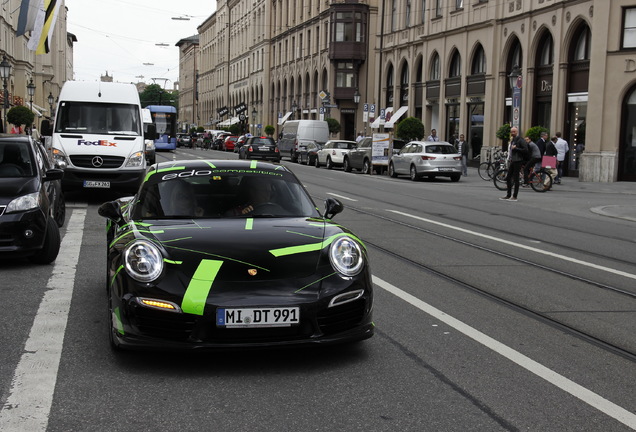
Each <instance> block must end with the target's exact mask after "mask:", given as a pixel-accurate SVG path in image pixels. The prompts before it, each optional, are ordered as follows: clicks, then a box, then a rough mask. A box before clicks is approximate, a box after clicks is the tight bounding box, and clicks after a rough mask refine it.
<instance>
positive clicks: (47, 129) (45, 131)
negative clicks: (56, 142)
mask: <svg viewBox="0 0 636 432" xmlns="http://www.w3.org/2000/svg"><path fill="white" fill-rule="evenodd" d="M40 135H42V136H51V135H53V124H52V123H51V122H50V121H49V120H46V119H44V120H42V122H40Z"/></svg>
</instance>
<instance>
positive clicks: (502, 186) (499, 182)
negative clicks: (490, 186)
mask: <svg viewBox="0 0 636 432" xmlns="http://www.w3.org/2000/svg"><path fill="white" fill-rule="evenodd" d="M506 177H508V170H507V169H506V168H504V169H500V170H499V171H497V172H496V173H495V175H494V176H493V177H492V180H493V182H494V183H495V187H496V188H497V189H499V190H502V191H505V190H508V183H507V182H506Z"/></svg>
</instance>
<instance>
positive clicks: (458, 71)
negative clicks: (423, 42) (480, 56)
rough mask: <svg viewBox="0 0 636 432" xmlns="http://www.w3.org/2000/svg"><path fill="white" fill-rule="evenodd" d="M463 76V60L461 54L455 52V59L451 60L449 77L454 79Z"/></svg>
mask: <svg viewBox="0 0 636 432" xmlns="http://www.w3.org/2000/svg"><path fill="white" fill-rule="evenodd" d="M461 75H462V58H461V56H460V55H459V52H457V51H455V53H454V54H453V58H452V59H451V64H450V70H449V71H448V77H449V78H454V77H459V76H461Z"/></svg>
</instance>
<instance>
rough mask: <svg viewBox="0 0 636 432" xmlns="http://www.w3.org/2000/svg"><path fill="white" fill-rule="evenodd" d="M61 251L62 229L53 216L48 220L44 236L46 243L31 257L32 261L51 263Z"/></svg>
mask: <svg viewBox="0 0 636 432" xmlns="http://www.w3.org/2000/svg"><path fill="white" fill-rule="evenodd" d="M59 252H60V229H59V228H58V227H57V223H55V221H54V220H53V218H48V220H47V221H46V234H45V236H44V244H43V245H42V249H40V250H39V251H37V252H36V253H35V255H32V256H31V257H30V260H31V262H33V263H35V264H50V263H52V262H53V261H55V258H57V254H58V253H59Z"/></svg>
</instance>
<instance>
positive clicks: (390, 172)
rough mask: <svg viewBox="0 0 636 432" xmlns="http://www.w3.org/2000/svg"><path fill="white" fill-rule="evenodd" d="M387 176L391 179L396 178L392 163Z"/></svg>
mask: <svg viewBox="0 0 636 432" xmlns="http://www.w3.org/2000/svg"><path fill="white" fill-rule="evenodd" d="M389 175H390V176H391V177H393V178H396V177H397V176H398V175H397V173H396V172H395V167H394V166H393V162H391V163H390V164H389Z"/></svg>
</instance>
